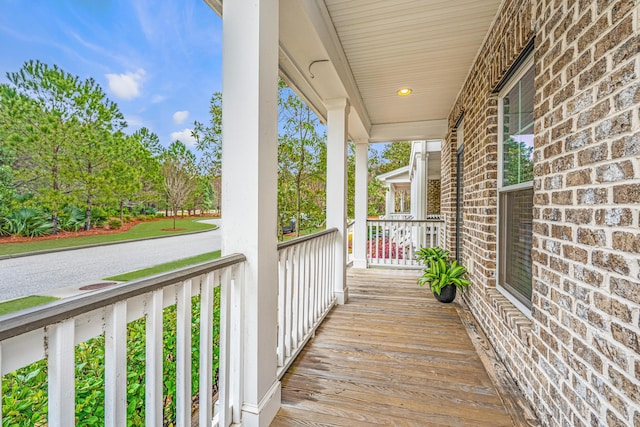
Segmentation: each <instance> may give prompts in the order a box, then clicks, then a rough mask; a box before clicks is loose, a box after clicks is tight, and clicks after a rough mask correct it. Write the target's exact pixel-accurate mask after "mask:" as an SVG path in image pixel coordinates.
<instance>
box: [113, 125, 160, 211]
mask: <svg viewBox="0 0 640 427" xmlns="http://www.w3.org/2000/svg"><path fill="white" fill-rule="evenodd" d="M121 143H122V145H121V150H120V155H119V161H118V162H116V163H115V164H114V165H113V166H112V168H111V172H112V175H113V176H114V180H113V182H112V188H111V194H112V196H113V198H114V199H115V201H116V202H117V205H118V209H119V212H120V221H124V206H125V203H127V202H129V203H131V202H134V201H137V202H138V203H142V204H144V205H146V204H147V202H148V201H149V200H157V199H158V197H159V194H160V193H161V191H162V171H161V164H160V158H161V156H162V154H163V153H164V149H163V148H162V146H160V143H159V142H158V137H157V136H156V135H155V134H154V133H152V132H150V131H149V130H148V129H146V128H142V129H140V130H138V131H137V132H135V133H134V134H133V135H123V141H122V142H121ZM154 153H155V154H154Z"/></svg>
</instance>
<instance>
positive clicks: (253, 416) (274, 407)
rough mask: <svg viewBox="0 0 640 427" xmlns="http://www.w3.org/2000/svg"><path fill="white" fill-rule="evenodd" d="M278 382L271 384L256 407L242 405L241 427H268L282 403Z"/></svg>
mask: <svg viewBox="0 0 640 427" xmlns="http://www.w3.org/2000/svg"><path fill="white" fill-rule="evenodd" d="M281 392H282V391H281V384H280V381H277V380H276V382H274V383H273V385H272V386H271V388H270V389H269V391H268V392H267V394H265V396H264V398H263V399H262V400H261V401H260V404H259V405H258V406H256V405H250V404H246V403H245V404H243V405H242V426H243V427H268V426H269V425H270V424H271V422H272V421H273V419H274V418H275V416H276V414H277V413H278V410H279V409H280V404H281V401H282V396H281Z"/></svg>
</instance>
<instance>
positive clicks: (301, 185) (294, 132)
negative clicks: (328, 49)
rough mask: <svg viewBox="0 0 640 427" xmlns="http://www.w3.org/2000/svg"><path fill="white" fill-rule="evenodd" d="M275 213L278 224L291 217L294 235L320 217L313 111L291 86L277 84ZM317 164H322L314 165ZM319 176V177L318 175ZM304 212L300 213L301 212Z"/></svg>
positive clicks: (319, 153)
mask: <svg viewBox="0 0 640 427" xmlns="http://www.w3.org/2000/svg"><path fill="white" fill-rule="evenodd" d="M278 104H279V107H280V108H279V113H280V114H279V121H280V129H281V132H280V136H279V138H278V183H279V186H278V202H279V203H278V212H279V218H280V225H281V226H282V223H283V222H285V221H287V222H288V220H289V219H290V218H294V220H295V233H296V236H299V235H300V227H301V224H302V222H303V220H304V222H315V223H318V222H321V221H322V220H323V219H324V206H325V203H324V200H325V196H324V195H325V194H326V191H325V185H324V174H325V172H324V171H325V170H326V147H324V148H323V146H324V144H323V143H322V142H323V140H324V139H325V138H324V136H323V135H321V134H320V133H319V129H321V125H320V121H319V120H318V118H317V116H316V115H315V113H314V112H313V111H312V110H311V109H310V108H309V107H308V106H307V104H306V103H305V102H304V101H302V100H301V99H300V98H299V97H298V96H297V95H296V94H295V93H294V92H293V91H292V90H291V89H289V88H287V87H286V85H285V84H284V83H283V82H282V81H281V82H280V84H279V99H278ZM318 165H322V166H321V167H320V168H318ZM319 175H320V176H319ZM303 214H304V215H303Z"/></svg>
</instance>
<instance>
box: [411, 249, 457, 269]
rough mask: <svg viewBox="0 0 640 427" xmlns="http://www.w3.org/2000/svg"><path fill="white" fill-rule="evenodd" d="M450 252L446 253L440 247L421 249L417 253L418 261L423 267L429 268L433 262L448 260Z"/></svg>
mask: <svg viewBox="0 0 640 427" xmlns="http://www.w3.org/2000/svg"><path fill="white" fill-rule="evenodd" d="M449 253H450V252H449V251H446V250H444V249H442V248H439V247H437V246H436V247H433V248H420V249H418V250H417V251H416V260H417V261H418V262H419V263H420V264H423V265H426V266H428V265H429V264H431V263H432V262H433V261H438V260H440V259H445V260H446V259H448V258H449Z"/></svg>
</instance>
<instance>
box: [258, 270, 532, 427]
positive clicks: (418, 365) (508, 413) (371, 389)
mask: <svg viewBox="0 0 640 427" xmlns="http://www.w3.org/2000/svg"><path fill="white" fill-rule="evenodd" d="M355 271H356V270H352V271H350V272H349V277H348V283H349V292H350V295H349V298H350V299H349V302H348V304H346V305H344V306H338V307H336V308H335V309H334V310H333V311H332V312H331V313H330V314H329V316H328V317H327V319H326V320H325V322H324V323H323V324H322V325H321V326H320V328H319V329H318V332H317V334H316V336H315V338H314V339H312V340H311V341H310V343H309V344H308V345H307V347H306V348H305V349H304V350H303V352H302V353H301V355H300V356H299V357H298V359H297V360H296V362H295V363H294V364H293V365H292V367H291V368H290V369H289V371H288V372H287V374H286V375H285V376H284V377H283V379H282V408H281V409H280V411H279V412H278V415H277V417H276V419H275V420H274V421H273V423H272V424H271V425H272V426H312V427H313V426H353V427H359V426H371V425H384V426H491V427H496V426H514V425H523V424H525V425H535V423H534V422H527V423H522V422H521V421H522V419H523V416H522V414H521V413H518V409H517V408H515V407H514V406H513V405H510V404H509V402H505V399H504V396H503V395H502V394H500V393H498V391H497V389H496V387H495V386H494V384H493V383H492V381H491V379H490V376H489V375H488V374H487V371H486V370H485V366H484V365H483V363H482V359H481V357H480V356H479V355H478V353H477V351H476V347H474V345H473V342H472V340H471V339H470V337H469V335H468V334H467V330H466V329H465V326H464V324H463V322H462V321H461V319H460V316H459V311H460V307H458V308H456V304H455V303H454V304H441V303H438V302H436V301H435V299H433V297H431V296H430V295H428V294H427V291H426V289H422V288H419V287H417V286H416V282H415V280H416V277H417V275H418V273H417V272H415V271H413V272H406V271H404V272H403V271H388V270H365V271H362V270H360V271H359V272H358V273H355ZM499 389H500V388H499ZM507 400H508V399H507Z"/></svg>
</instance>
